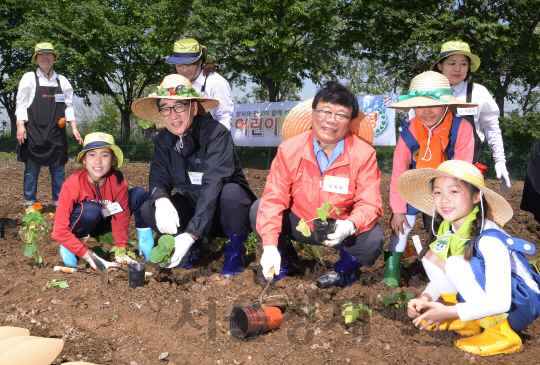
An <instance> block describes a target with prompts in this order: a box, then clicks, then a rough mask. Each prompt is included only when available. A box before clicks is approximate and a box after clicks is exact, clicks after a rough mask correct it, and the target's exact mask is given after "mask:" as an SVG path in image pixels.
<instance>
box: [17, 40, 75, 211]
mask: <svg viewBox="0 0 540 365" xmlns="http://www.w3.org/2000/svg"><path fill="white" fill-rule="evenodd" d="M58 55H59V54H58V51H55V50H54V48H53V45H52V44H51V43H39V44H37V45H36V47H35V52H34V54H33V56H32V63H34V62H37V64H38V69H37V70H36V71H34V72H27V73H25V74H24V76H23V77H22V79H21V82H20V83H19V89H18V92H17V110H16V112H15V113H16V115H17V141H18V142H19V144H18V145H17V158H18V160H19V161H22V162H24V200H25V201H24V203H25V205H26V207H27V209H28V208H29V207H32V206H33V205H34V204H35V203H36V199H37V181H38V176H39V172H40V169H41V166H48V167H49V171H50V173H51V185H52V198H53V204H54V205H55V206H56V205H58V196H59V194H60V189H61V188H62V184H63V183H64V180H65V169H64V165H65V164H66V162H67V161H68V155H67V136H66V128H65V126H66V120H67V122H68V123H69V126H70V127H71V131H72V132H73V136H74V137H75V138H76V139H77V140H78V141H79V143H80V144H82V143H83V140H82V138H81V135H80V134H79V131H78V130H77V124H75V113H74V111H73V88H72V87H71V84H70V83H69V81H68V80H67V79H66V78H65V77H64V76H61V75H58V74H57V73H56V72H54V70H53V66H54V62H55V61H56V59H57V58H58Z"/></svg>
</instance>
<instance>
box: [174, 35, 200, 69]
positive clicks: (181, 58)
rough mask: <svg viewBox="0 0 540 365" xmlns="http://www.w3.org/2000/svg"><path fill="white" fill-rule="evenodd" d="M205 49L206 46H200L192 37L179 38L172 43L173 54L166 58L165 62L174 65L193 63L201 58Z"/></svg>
mask: <svg viewBox="0 0 540 365" xmlns="http://www.w3.org/2000/svg"><path fill="white" fill-rule="evenodd" d="M206 50H207V48H206V46H201V45H200V44H199V42H197V40H195V39H193V38H188V39H180V40H179V41H176V42H175V43H174V49H173V55H172V56H171V57H169V58H167V60H166V61H165V62H167V63H172V64H174V65H183V64H186V63H193V62H195V61H197V60H198V59H199V58H201V56H202V55H203V54H205V53H206Z"/></svg>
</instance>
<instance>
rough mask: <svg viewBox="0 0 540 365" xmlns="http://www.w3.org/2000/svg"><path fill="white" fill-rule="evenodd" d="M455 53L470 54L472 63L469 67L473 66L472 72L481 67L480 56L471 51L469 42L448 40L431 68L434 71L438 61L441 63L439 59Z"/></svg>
mask: <svg viewBox="0 0 540 365" xmlns="http://www.w3.org/2000/svg"><path fill="white" fill-rule="evenodd" d="M455 54H462V55H465V56H468V57H469V58H470V59H471V64H470V65H469V67H470V68H471V71H472V72H474V71H476V70H478V67H480V57H478V56H476V55H473V54H472V53H471V49H470V48H469V45H468V44H467V43H465V42H460V41H451V42H446V43H445V44H443V45H442V47H441V51H440V52H439V57H438V58H437V61H436V62H435V63H434V64H433V66H431V68H430V70H431V71H433V69H434V68H435V66H436V65H437V63H439V61H440V60H442V59H443V58H446V57H450V56H452V55H455Z"/></svg>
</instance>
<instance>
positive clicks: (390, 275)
mask: <svg viewBox="0 0 540 365" xmlns="http://www.w3.org/2000/svg"><path fill="white" fill-rule="evenodd" d="M402 257H403V252H390V251H384V266H385V269H386V271H385V272H384V279H383V280H382V281H381V284H385V285H387V286H389V287H391V288H397V287H398V286H399V283H400V282H401V271H400V266H401V258H402Z"/></svg>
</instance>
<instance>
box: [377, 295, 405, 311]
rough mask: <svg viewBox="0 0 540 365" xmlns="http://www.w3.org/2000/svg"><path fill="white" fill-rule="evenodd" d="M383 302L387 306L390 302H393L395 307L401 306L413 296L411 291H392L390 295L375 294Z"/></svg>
mask: <svg viewBox="0 0 540 365" xmlns="http://www.w3.org/2000/svg"><path fill="white" fill-rule="evenodd" d="M381 297H382V300H383V302H384V305H386V306H389V305H390V304H393V305H394V307H396V308H401V307H403V306H404V305H405V304H407V303H408V302H409V300H411V299H412V298H414V294H413V293H396V292H395V293H394V294H393V295H392V296H389V295H381V294H379V295H377V298H381Z"/></svg>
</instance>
